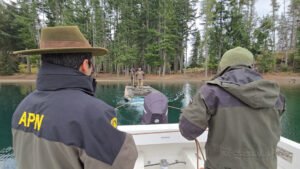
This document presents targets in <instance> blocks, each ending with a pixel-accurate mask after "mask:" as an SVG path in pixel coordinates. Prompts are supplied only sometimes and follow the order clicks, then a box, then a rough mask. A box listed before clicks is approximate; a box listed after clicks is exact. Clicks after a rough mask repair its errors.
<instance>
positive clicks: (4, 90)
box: [0, 82, 300, 169]
mask: <svg viewBox="0 0 300 169" xmlns="http://www.w3.org/2000/svg"><path fill="white" fill-rule="evenodd" d="M148 84H149V83H148ZM125 85H126V83H122V82H120V83H118V82H113V83H108V82H104V83H103V82H101V83H98V86H97V92H96V97H97V98H100V99H102V100H103V101H105V102H106V103H108V104H110V105H112V106H113V107H118V106H122V105H123V104H125V103H126V102H125V101H124V99H123V95H124V88H125ZM149 85H151V86H152V87H153V88H155V89H157V90H159V91H161V92H162V93H164V94H165V95H166V96H167V97H168V99H169V106H173V107H177V108H182V107H185V106H186V105H187V104H188V103H189V102H190V100H191V98H192V96H193V95H194V94H195V92H196V90H197V88H198V87H199V84H198V83H184V82H183V83H150V84H149ZM34 89H35V85H34V84H31V83H24V84H1V83H0V169H14V168H15V165H14V160H13V155H12V148H11V146H12V138H11V137H12V136H11V117H12V114H13V112H14V110H15V108H16V107H17V105H18V104H19V103H20V101H21V100H22V99H23V98H24V97H25V96H26V95H27V94H29V93H30V92H32V91H33V90H34ZM281 90H282V93H283V94H284V96H285V97H286V101H287V111H286V113H285V114H284V115H283V117H282V136H284V137H286V138H288V139H291V140H293V141H296V142H298V143H300V132H299V131H300V123H299V122H300V86H282V87H281ZM142 104H143V103H142V102H139V101H138V100H137V101H136V102H135V104H132V105H130V104H128V105H124V106H122V107H121V108H119V109H118V111H117V116H118V120H119V125H132V124H139V123H140V118H141V116H142V113H143V106H142ZM179 114H180V111H179V110H177V109H174V108H169V123H177V122H178V118H179Z"/></svg>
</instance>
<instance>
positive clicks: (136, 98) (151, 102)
mask: <svg viewBox="0 0 300 169" xmlns="http://www.w3.org/2000/svg"><path fill="white" fill-rule="evenodd" d="M124 98H125V100H126V101H128V103H127V104H129V105H130V104H131V105H135V104H137V103H139V102H141V100H142V101H143V115H142V117H141V123H142V124H164V123H168V98H167V97H166V96H165V95H164V94H163V93H161V92H160V91H158V90H156V89H154V88H152V87H151V86H142V87H133V86H126V87H125V92H124Z"/></svg>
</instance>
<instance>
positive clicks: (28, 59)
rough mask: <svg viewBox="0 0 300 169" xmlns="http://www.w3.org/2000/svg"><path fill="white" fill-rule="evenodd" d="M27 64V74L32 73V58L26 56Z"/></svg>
mask: <svg viewBox="0 0 300 169" xmlns="http://www.w3.org/2000/svg"><path fill="white" fill-rule="evenodd" d="M26 63H27V70H26V71H27V73H31V63H30V56H26Z"/></svg>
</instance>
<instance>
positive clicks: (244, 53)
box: [219, 47, 254, 71]
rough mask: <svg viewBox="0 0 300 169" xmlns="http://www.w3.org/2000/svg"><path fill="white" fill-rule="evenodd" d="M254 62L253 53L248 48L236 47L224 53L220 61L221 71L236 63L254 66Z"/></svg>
mask: <svg viewBox="0 0 300 169" xmlns="http://www.w3.org/2000/svg"><path fill="white" fill-rule="evenodd" d="M253 63H254V57H253V54H252V53H251V52H250V51H249V50H248V49H245V48H242V47H236V48H233V49H230V50H228V51H227V52H225V53H224V55H223V56H222V59H221V61H220V63H219V71H223V70H224V69H226V68H227V67H229V66H235V65H245V66H252V65H253Z"/></svg>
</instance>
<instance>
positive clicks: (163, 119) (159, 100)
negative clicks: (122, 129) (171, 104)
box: [142, 92, 168, 124]
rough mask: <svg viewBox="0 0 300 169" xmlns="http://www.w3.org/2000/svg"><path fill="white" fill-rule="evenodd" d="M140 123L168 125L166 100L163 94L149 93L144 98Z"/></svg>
mask: <svg viewBox="0 0 300 169" xmlns="http://www.w3.org/2000/svg"><path fill="white" fill-rule="evenodd" d="M142 123H144V124H161V123H168V98H167V97H166V96H165V95H164V94H162V93H160V92H151V93H149V94H148V95H146V96H145V98H144V114H143V117H142Z"/></svg>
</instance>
